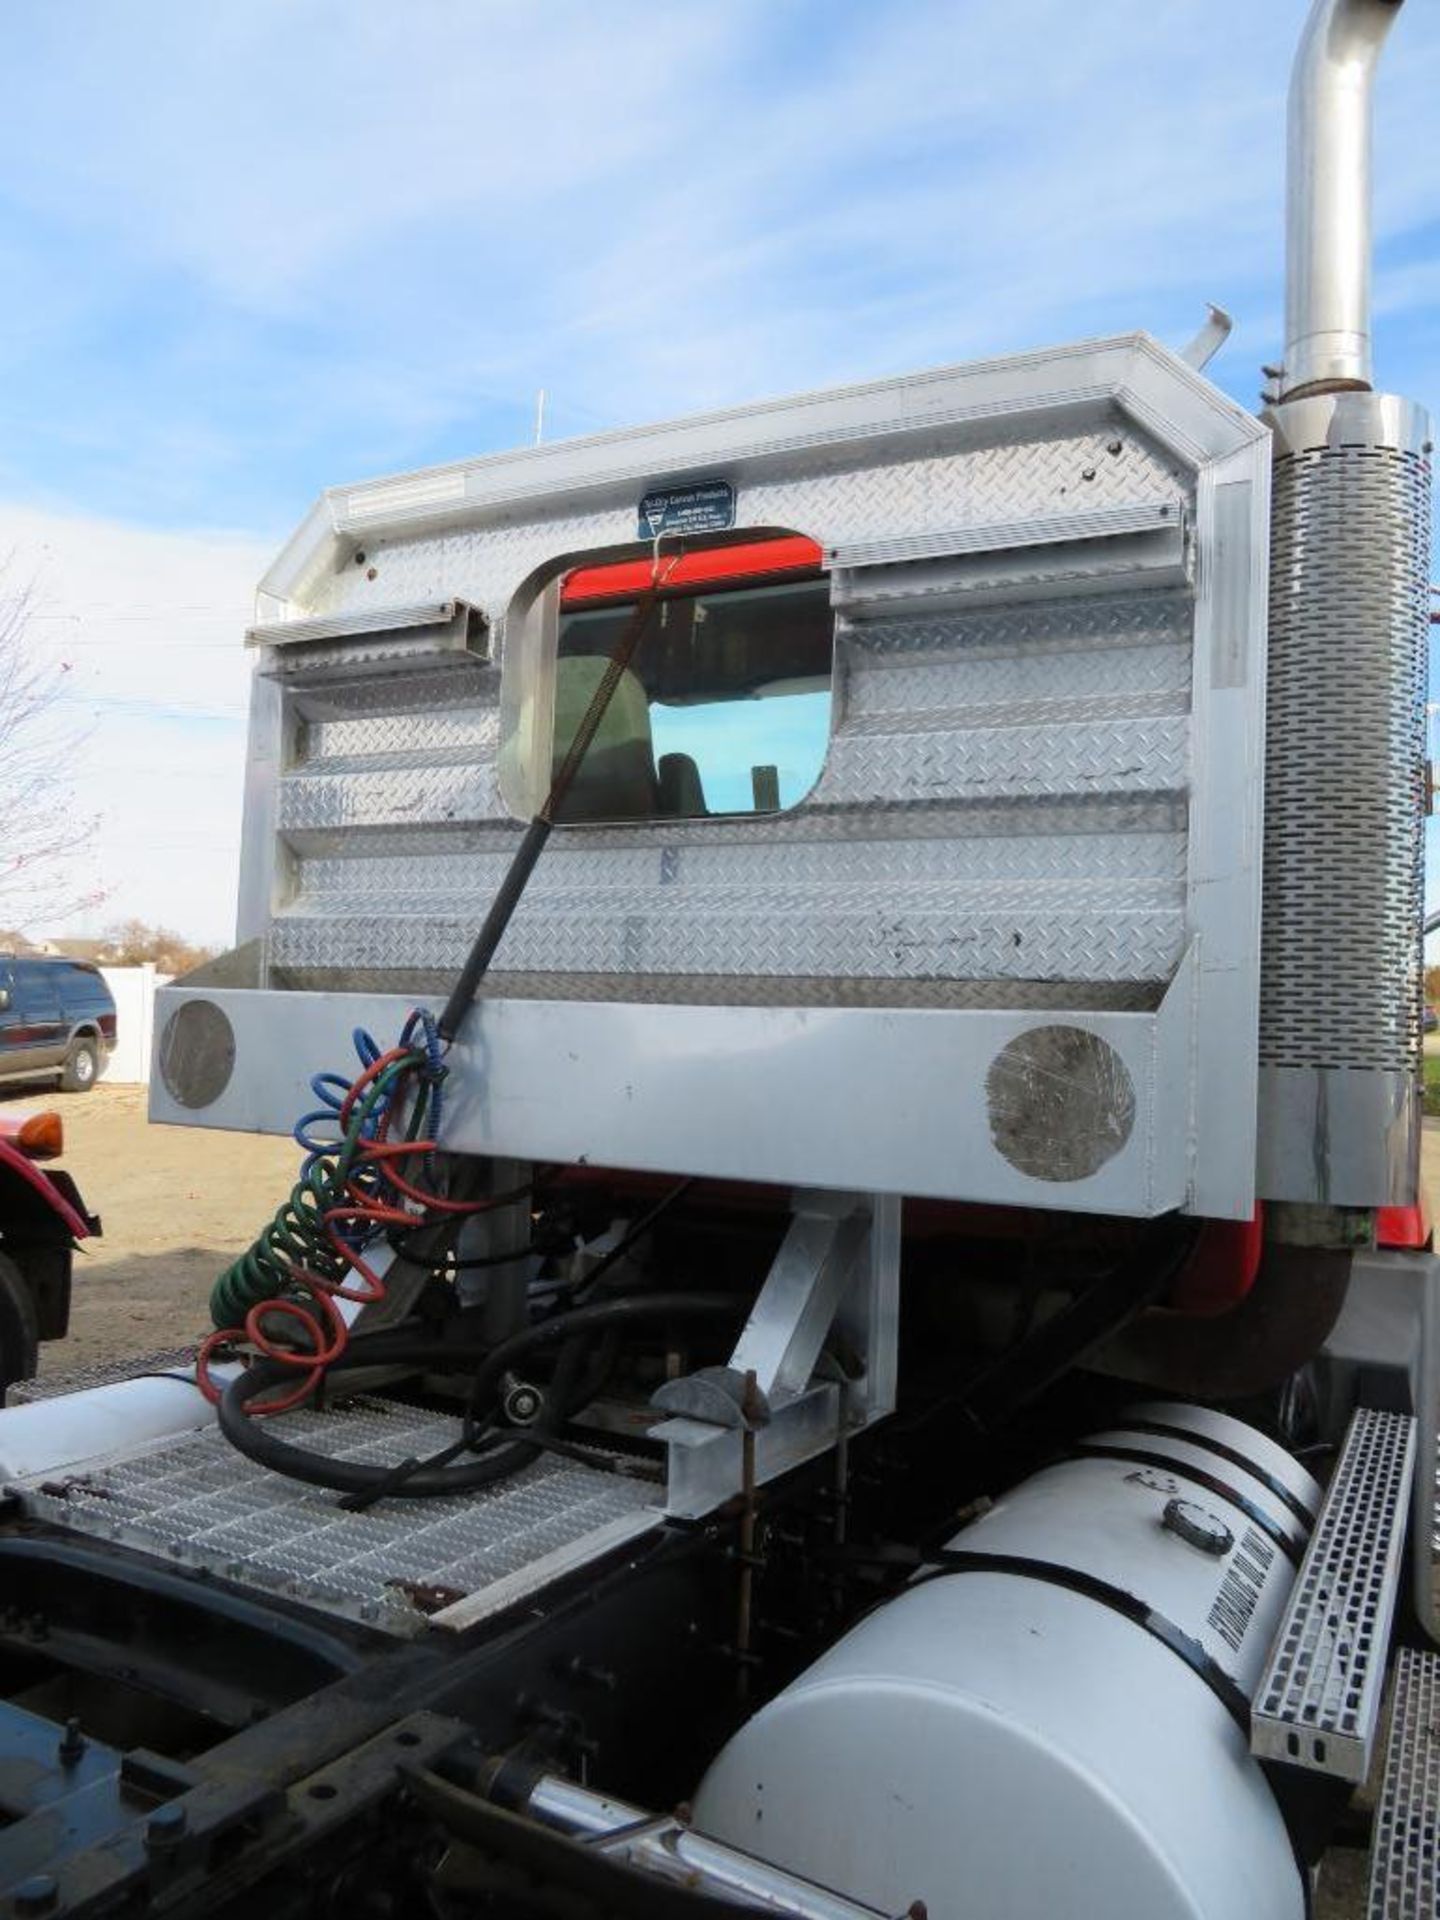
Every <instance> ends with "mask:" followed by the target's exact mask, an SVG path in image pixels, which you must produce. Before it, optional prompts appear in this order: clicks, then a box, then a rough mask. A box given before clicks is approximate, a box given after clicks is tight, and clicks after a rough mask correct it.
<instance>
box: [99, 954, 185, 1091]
mask: <svg viewBox="0 0 1440 1920" xmlns="http://www.w3.org/2000/svg"><path fill="white" fill-rule="evenodd" d="M100 971H101V973H102V974H103V975H104V976H105V984H106V986H108V987H109V989H110V991H111V993H113V994H114V996H115V1031H116V1043H115V1051H114V1052H113V1053H112V1054H111V1056H110V1062H109V1065H108V1066H107V1067H106V1068H105V1071H104V1076H103V1077H104V1078H105V1079H106V1080H110V1081H113V1082H115V1083H116V1084H117V1085H125V1084H129V1085H134V1086H142V1087H143V1086H145V1085H147V1084H148V1082H149V1079H150V1042H151V1039H152V1037H153V1035H154V1031H155V989H156V988H157V987H163V986H164V985H165V982H166V981H167V980H168V979H169V978H170V975H169V974H168V973H157V972H156V971H155V967H154V964H153V963H152V962H151V961H148V960H147V961H146V962H145V964H144V965H143V966H139V967H101V969H100Z"/></svg>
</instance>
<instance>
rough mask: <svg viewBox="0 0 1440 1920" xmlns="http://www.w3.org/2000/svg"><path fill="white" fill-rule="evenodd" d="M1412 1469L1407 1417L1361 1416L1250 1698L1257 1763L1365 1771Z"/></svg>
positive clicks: (1337, 1773)
mask: <svg viewBox="0 0 1440 1920" xmlns="http://www.w3.org/2000/svg"><path fill="white" fill-rule="evenodd" d="M1414 1471H1415V1422H1414V1420H1413V1419H1412V1418H1411V1417H1410V1415H1409V1414H1401V1413H1380V1412H1377V1411H1376V1410H1375V1409H1374V1408H1372V1407H1362V1408H1360V1410H1359V1411H1358V1412H1357V1413H1356V1414H1355V1416H1354V1417H1353V1419H1352V1420H1351V1422H1350V1427H1349V1431H1348V1432H1347V1433H1346V1435H1345V1444H1344V1445H1343V1446H1342V1447H1341V1449H1340V1457H1339V1459H1338V1460H1337V1461H1336V1463H1335V1471H1334V1473H1333V1475H1332V1476H1331V1480H1330V1485H1329V1486H1328V1488H1327V1489H1326V1492H1325V1499H1324V1503H1323V1504H1322V1506H1321V1508H1320V1517H1319V1518H1318V1519H1317V1521H1316V1522H1315V1531H1314V1532H1313V1533H1312V1534H1311V1536H1310V1544H1309V1546H1308V1547H1307V1548H1306V1549H1305V1557H1304V1559H1303V1560H1302V1561H1301V1563H1300V1571H1299V1573H1298V1574H1297V1575H1296V1577H1295V1586H1294V1588H1293V1590H1292V1592H1291V1595H1290V1599H1289V1603H1288V1604H1287V1606H1286V1609H1285V1615H1284V1618H1283V1619H1282V1620H1281V1622H1280V1629H1279V1631H1278V1633H1277V1634H1276V1636H1275V1642H1274V1645H1273V1646H1272V1647H1271V1649H1270V1653H1269V1657H1268V1658H1267V1660H1266V1662H1265V1670H1264V1672H1263V1673H1262V1674H1261V1676H1260V1683H1259V1685H1258V1686H1257V1688H1256V1689H1255V1695H1254V1700H1253V1702H1252V1709H1251V1716H1250V1751H1251V1752H1252V1753H1254V1754H1255V1755H1257V1756H1258V1757H1259V1758H1260V1759H1262V1760H1282V1761H1285V1762H1286V1763H1287V1764H1288V1765H1290V1766H1295V1767H1304V1768H1306V1769H1307V1770H1308V1771H1310V1772H1313V1773H1324V1774H1329V1775H1331V1776H1333V1777H1335V1778H1337V1779H1341V1780H1351V1781H1360V1780H1363V1779H1364V1778H1365V1775H1366V1774H1367V1772H1368V1771H1369V1768H1370V1755H1371V1751H1372V1749H1373V1747H1374V1744H1375V1728H1376V1724H1377V1722H1378V1720H1379V1716H1380V1697H1381V1694H1382V1692H1383V1690H1384V1685H1385V1654H1386V1648H1387V1645H1388V1642H1389V1638H1390V1624H1391V1621H1392V1620H1393V1619H1394V1617H1395V1602H1396V1599H1397V1597H1398V1595H1399V1592H1400V1576H1401V1564H1402V1563H1401V1554H1402V1550H1403V1548H1404V1544H1405V1521H1406V1513H1407V1504H1408V1502H1409V1498H1410V1483H1411V1479H1412V1477H1413V1475H1414Z"/></svg>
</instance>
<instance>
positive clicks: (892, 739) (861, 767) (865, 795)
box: [809, 715, 1188, 808]
mask: <svg viewBox="0 0 1440 1920" xmlns="http://www.w3.org/2000/svg"><path fill="white" fill-rule="evenodd" d="M1187 744H1188V729H1187V727H1186V725H1185V722H1184V720H1183V719H1182V718H1180V717H1178V716H1175V715H1162V716H1160V717H1157V718H1154V719H1143V720H1108V721H1099V722H1094V723H1092V724H1089V725H1083V724H1082V725H1077V726H1053V725H1052V726H1039V727H1024V728H1022V727H1019V726H1009V727H976V728H973V729H969V730H967V731H965V732H963V733H961V732H958V731H953V730H936V731H933V732H932V731H930V730H928V729H927V730H919V729H917V730H915V731H913V732H909V733H903V734H901V733H883V734H880V733H876V734H871V733H841V734H838V735H837V736H836V737H835V738H834V739H833V740H832V741H831V746H830V754H829V757H828V759H827V760H826V763H825V771H824V772H823V773H822V774H821V776H820V780H819V783H818V784H817V786H816V787H815V789H814V791H813V793H812V794H811V796H810V800H809V805H811V806H813V807H824V806H852V807H865V808H870V807H876V806H893V805H895V804H896V803H897V802H903V801H928V802H930V803H932V804H933V803H934V802H935V801H939V800H952V801H960V800H994V799H999V798H1002V797H1003V798H1011V797H1014V798H1031V797H1037V796H1041V795H1046V796H1048V795H1051V794H1063V795H1071V794H1089V793H1173V792H1176V791H1179V790H1180V789H1182V788H1183V787H1184V786H1185V784H1186V771H1187V769H1186V751H1187Z"/></svg>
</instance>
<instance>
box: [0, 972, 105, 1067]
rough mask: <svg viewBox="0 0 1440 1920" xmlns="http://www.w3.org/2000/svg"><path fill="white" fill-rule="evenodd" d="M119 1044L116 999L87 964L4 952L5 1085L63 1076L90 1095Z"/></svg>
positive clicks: (0, 980)
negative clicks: (52, 1075)
mask: <svg viewBox="0 0 1440 1920" xmlns="http://www.w3.org/2000/svg"><path fill="white" fill-rule="evenodd" d="M114 1044H115V1001H114V997H113V996H112V994H111V992H110V989H109V987H107V986H106V984H105V982H104V980H103V979H102V977H101V974H100V969H99V968H98V967H92V966H90V965H89V964H88V962H86V961H84V960H50V959H42V958H39V957H36V958H31V957H29V956H25V957H20V956H18V955H17V956H7V955H4V954H0V1081H3V1080H33V1079H38V1078H40V1077H41V1076H43V1075H46V1074H52V1073H53V1074H57V1075H58V1076H59V1079H60V1085H61V1086H62V1087H64V1088H65V1089H66V1091H67V1092H69V1093H88V1092H89V1091H90V1089H91V1087H93V1086H94V1084H95V1081H96V1079H97V1078H98V1076H99V1073H100V1068H101V1066H102V1065H103V1064H104V1061H105V1058H106V1056H107V1055H108V1053H109V1051H110V1049H111V1048H112V1047H113V1046H114Z"/></svg>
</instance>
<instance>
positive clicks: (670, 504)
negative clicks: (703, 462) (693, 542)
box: [639, 480, 735, 540]
mask: <svg viewBox="0 0 1440 1920" xmlns="http://www.w3.org/2000/svg"><path fill="white" fill-rule="evenodd" d="M734 524H735V489H734V487H732V486H731V484H730V482H729V481H728V480H702V481H701V482H700V483H699V485H698V486H693V487H663V488H661V489H659V490H658V491H656V492H655V493H647V494H646V495H645V496H644V498H643V499H642V500H641V502H640V515H639V531H640V538H641V539H642V540H654V539H656V538H658V536H659V535H660V534H662V533H724V532H725V531H726V529H727V528H729V527H733V526H734Z"/></svg>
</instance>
